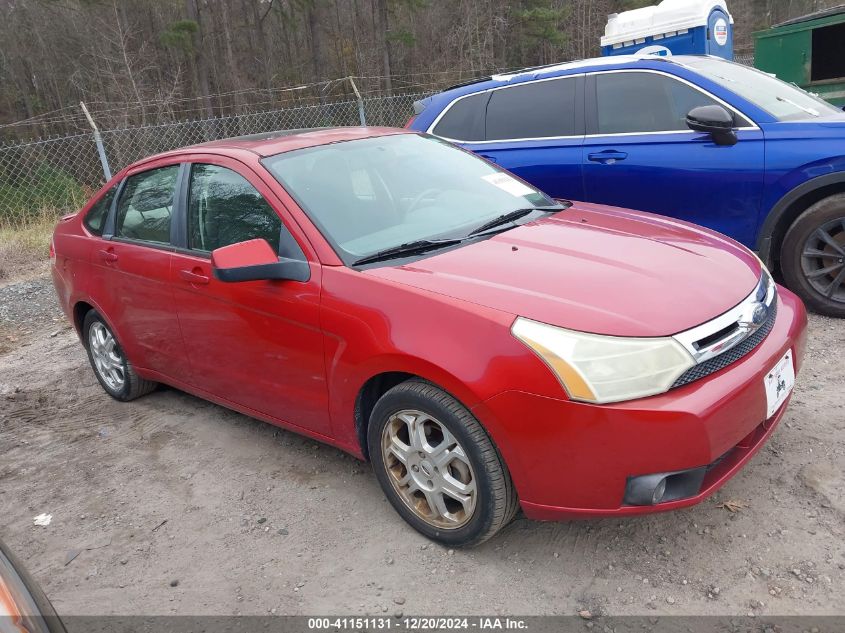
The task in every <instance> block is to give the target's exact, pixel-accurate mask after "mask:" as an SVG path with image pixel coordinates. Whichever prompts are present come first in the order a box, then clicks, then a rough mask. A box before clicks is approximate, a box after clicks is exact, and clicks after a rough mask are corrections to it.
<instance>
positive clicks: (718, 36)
mask: <svg viewBox="0 0 845 633" xmlns="http://www.w3.org/2000/svg"><path fill="white" fill-rule="evenodd" d="M713 38H714V39H715V40H716V43H717V44H718V45H719V46H724V45H725V44H727V43H728V23H727V22H725V19H724V18H719V19H718V20H716V24H715V25H713Z"/></svg>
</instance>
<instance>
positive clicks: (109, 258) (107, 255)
mask: <svg viewBox="0 0 845 633" xmlns="http://www.w3.org/2000/svg"><path fill="white" fill-rule="evenodd" d="M100 259H102V260H103V261H106V262H109V263H110V264H111V263H114V262H116V261H117V253H115V252H114V251H111V250H109V251H105V250H103V251H100Z"/></svg>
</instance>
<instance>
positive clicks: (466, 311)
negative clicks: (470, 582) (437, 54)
mask: <svg viewBox="0 0 845 633" xmlns="http://www.w3.org/2000/svg"><path fill="white" fill-rule="evenodd" d="M51 258H52V264H51V269H52V275H53V280H54V283H55V287H56V292H57V294H58V297H59V300H60V303H61V305H62V307H63V309H64V311H65V313H66V314H67V317H68V318H69V319H70V320H71V321H72V322H73V324H74V326H75V328H76V330H77V332H78V333H79V336H80V339H81V341H82V344H83V346H84V347H85V349H86V351H87V354H88V356H89V359H90V362H91V365H92V368H93V371H94V373H95V375H96V377H97V380H98V381H99V383H100V384H101V385H102V387H103V389H104V390H105V391H106V392H107V393H108V394H109V395H111V396H112V397H114V398H116V399H118V400H122V401H129V400H132V399H134V398H137V397H139V396H141V395H144V394H146V393H149V392H150V391H152V390H153V389H154V388H155V387H156V385H157V383H164V384H167V385H170V386H172V387H175V388H178V389H181V390H184V391H186V392H189V393H191V394H194V395H196V396H199V397H200V398H205V399H208V400H211V401H213V402H216V403H218V404H220V405H223V406H225V407H229V408H231V409H234V410H237V411H240V412H242V413H244V414H246V415H249V416H253V417H255V418H259V419H262V420H265V421H267V422H269V423H272V424H275V425H279V426H281V427H284V428H287V429H290V430H293V431H295V432H298V433H302V434H304V435H307V436H309V437H312V438H314V439H316V440H319V441H322V442H326V443H329V444H331V445H334V446H336V447H338V448H339V449H341V450H344V451H347V452H349V453H351V454H353V455H355V456H356V457H358V458H361V459H367V460H370V461H371V462H372V465H373V468H374V471H375V475H376V477H377V478H378V481H379V483H380V484H381V487H382V489H383V490H384V494H385V495H386V496H387V498H388V499H389V500H390V502H391V504H392V505H393V507H394V508H395V509H396V511H397V512H398V513H399V514H400V515H401V516H402V518H404V519H405V520H406V521H407V522H408V523H410V524H411V525H412V526H413V527H414V528H416V529H417V530H419V531H420V532H421V533H423V534H424V535H426V536H428V537H429V538H432V539H435V540H438V541H440V542H442V543H446V544H449V545H454V546H464V545H474V544H477V543H480V542H482V541H484V540H485V539H487V538H489V537H490V536H492V535H493V534H495V533H496V532H497V531H498V530H500V529H501V528H502V527H503V526H505V525H506V524H507V523H508V522H509V521H510V520H511V519H512V518H513V517H514V516H515V514H516V512H517V511H518V510H519V509H520V508H521V509H522V510H523V511H524V513H525V515H526V516H527V517H529V518H534V519H545V520H556V519H568V518H573V517H582V516H624V515H636V514H641V513H647V512H654V511H661V510H670V509H674V508H680V507H684V506H689V505H692V504H695V503H697V502H699V501H701V500H702V499H704V498H705V497H706V496H707V495H709V494H711V493H712V492H713V491H714V490H716V489H717V488H718V487H720V486H721V485H723V484H724V483H725V482H726V481H727V480H728V479H729V478H730V477H731V476H733V475H734V474H735V473H736V472H737V471H738V470H739V469H741V468H742V466H743V465H744V464H745V463H746V462H747V461H748V460H749V459H750V458H751V456H752V455H753V454H754V453H755V451H757V450H758V449H759V448H760V446H761V445H762V444H763V443H764V442H765V441H766V440H767V438H768V437H769V436H770V435H771V434H772V433H773V431H774V429H775V427H776V426H777V424H778V422H779V420H780V419H781V417H782V416H783V414H784V410H785V408H786V406H787V403H788V401H789V398H790V394H791V391H792V387H793V384H794V380H795V374H796V372H797V370H798V369H799V367H800V363H801V358H802V354H803V350H804V345H805V327H806V315H805V312H804V308H803V306H802V304H801V302H800V301H799V300H798V299H797V298H796V297H795V295H793V294H792V293H791V292H789V291H788V290H786V289H784V288H781V287H779V286H777V285H776V284H775V283H774V282H773V281H772V278H771V276H770V275H769V273H768V271H767V270H766V268H765V267H764V266H763V265H762V263H761V262H760V260H759V259H758V258H757V257H756V256H755V255H753V254H752V253H751V252H750V251H749V250H747V249H746V248H745V247H743V246H741V245H739V244H738V243H737V242H734V241H732V240H731V239H729V238H726V237H724V236H722V235H720V234H718V233H715V232H713V231H710V230H708V229H703V228H699V227H695V226H694V225H691V224H687V223H684V222H682V221H680V220H673V219H669V218H663V217H659V216H655V215H650V214H646V213H638V212H633V211H627V210H624V209H619V208H611V207H604V206H599V205H595V204H585V203H577V202H576V203H572V202H568V201H563V200H555V199H551V198H549V197H547V196H546V195H545V194H544V193H542V192H540V191H539V190H537V189H536V188H534V187H533V186H530V185H528V184H527V183H526V182H524V181H523V180H520V179H519V178H517V177H515V176H512V175H511V174H509V173H508V172H506V171H504V170H502V169H500V168H499V167H497V166H495V165H493V164H491V163H488V162H487V161H485V160H483V159H481V158H479V157H477V156H475V155H473V154H471V153H469V152H467V151H465V150H462V149H459V148H457V147H455V146H453V145H451V144H449V143H447V142H445V141H443V140H440V139H437V138H434V137H431V136H427V135H423V134H418V133H412V132H408V131H403V130H395V129H387V128H344V129H334V130H316V131H303V132H295V133H274V134H266V135H259V136H252V137H241V138H236V139H228V140H222V141H216V142H212V143H208V144H205V145H198V146H194V147H188V148H184V149H180V150H176V151H172V152H168V153H165V154H160V155H158V156H154V157H151V158H148V159H145V160H142V161H139V162H137V163H135V164H133V165H131V166H129V167H127V168H126V169H124V170H122V171H121V172H120V173H119V174H117V175H116V176H115V177H114V178H113V179H112V180H111V181H110V182H109V183H108V184H107V185H106V186H105V187H104V188H103V189H102V190H101V191H100V192H98V193H97V194H96V195H95V196H94V198H93V199H92V200H91V201H90V202H89V203H88V204H87V205H86V206H85V207H84V208H83V209H82V210H81V211H80V212H79V213H77V214H74V215H71V216H68V217H65V218H63V219H62V220H61V221H60V222H59V224H58V226H57V227H56V230H55V234H54V237H53V242H52V246H51Z"/></svg>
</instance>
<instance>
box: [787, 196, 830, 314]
mask: <svg viewBox="0 0 845 633" xmlns="http://www.w3.org/2000/svg"><path fill="white" fill-rule="evenodd" d="M781 270H782V271H783V277H784V280H785V281H786V285H787V286H788V287H789V288H790V289H792V290H794V291H795V292H796V293H797V294H798V295H799V296H800V297H801V299H803V300H804V303H806V304H807V306H808V307H810V308H811V309H812V310H814V311H815V312H818V313H820V314H825V315H827V316H833V317H845V194H837V195H834V196H830V197H829V198H825V199H824V200H820V201H819V202H817V203H816V204H814V205H812V206H811V207H809V208H808V209H807V210H806V211H804V213H802V214H801V215H800V216H798V219H797V220H795V222H794V223H793V224H792V226H791V227H789V230H788V231H787V232H786V237H785V238H784V240H783V247H782V248H781Z"/></svg>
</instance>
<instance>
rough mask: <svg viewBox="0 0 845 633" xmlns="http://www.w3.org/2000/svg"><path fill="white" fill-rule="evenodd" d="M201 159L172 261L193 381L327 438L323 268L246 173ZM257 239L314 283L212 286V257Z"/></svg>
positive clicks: (231, 164) (223, 161) (229, 163)
mask: <svg viewBox="0 0 845 633" xmlns="http://www.w3.org/2000/svg"><path fill="white" fill-rule="evenodd" d="M202 160H203V162H195V163H192V164H191V169H190V173H189V174H186V177H187V178H188V179H189V180H188V183H187V187H186V188H185V189H186V191H187V194H186V200H185V205H184V209H185V214H184V216H185V218H184V220H185V239H184V241H185V244H184V247H185V248H183V249H178V250H177V252H175V253H174V254H173V262H172V280H173V285H174V288H175V298H176V301H175V303H176V306H177V312H178V315H179V323H180V326H181V328H182V333H183V336H184V339H185V346H186V349H187V353H188V358H189V361H190V365H191V373H190V376H191V383H192V384H193V385H195V386H196V387H198V388H199V389H202V390H203V391H205V392H208V393H209V394H211V395H213V396H216V397H217V398H222V399H224V400H226V401H228V402H231V403H234V404H236V405H240V406H241V407H246V408H248V409H250V410H252V411H255V412H258V413H260V414H263V415H266V416H270V417H272V418H275V419H277V420H280V421H282V422H285V423H288V424H294V425H297V426H300V427H304V428H306V429H308V430H310V431H313V432H316V433H321V434H324V435H329V434H330V424H329V416H328V393H327V388H326V374H325V363H324V360H323V336H322V332H321V330H320V326H319V305H320V266H319V265H318V264H317V263H316V258H315V257H314V256H313V255H311V256H309V257H306V255H305V254H304V253H303V250H302V247H301V246H300V245H299V243H298V242H297V240H296V239H295V238H294V237H293V235H292V234H291V232H290V227H288V226H286V225H285V224H284V223H283V222H282V220H281V218H280V215H279V213H278V212H277V211H276V210H275V209H274V208H273V206H271V203H270V202H268V201H269V200H272V201H273V204H274V205H276V206H277V208H279V209H281V208H282V206H281V204H280V203H279V201H278V199H277V198H276V197H275V196H274V195H273V193H272V191H271V190H270V188H269V187H268V186H267V185H266V184H265V183H264V182H263V181H262V180H261V179H260V178H259V177H258V176H257V175H256V174H255V173H254V172H253V171H252V170H251V169H249V168H248V167H247V166H245V165H243V164H242V163H240V162H238V161H235V160H233V159H228V158H223V157H220V156H209V157H207V158H203V159H202ZM291 227H293V225H291ZM294 228H295V227H294ZM255 238H264V239H266V240H267V241H268V242H269V243H270V245H271V246H272V247H273V248H274V249H275V250H276V252H277V253H278V252H280V249H281V251H282V253H283V254H284V255H285V256H286V257H298V258H302V259H310V260H311V261H310V269H311V278H310V279H309V280H308V281H307V282H297V281H249V282H240V283H225V282H222V281H219V280H217V279H215V278H214V276H213V274H212V270H211V260H210V256H211V251H213V250H214V249H216V248H220V247H221V246H227V245H229V244H235V243H237V242H243V241H246V240H250V239H255ZM300 240H301V241H302V242H303V243H304V244H306V245H307V242H305V240H304V239H302V237H301V236H300ZM308 251H309V252H310V248H309V249H308Z"/></svg>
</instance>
